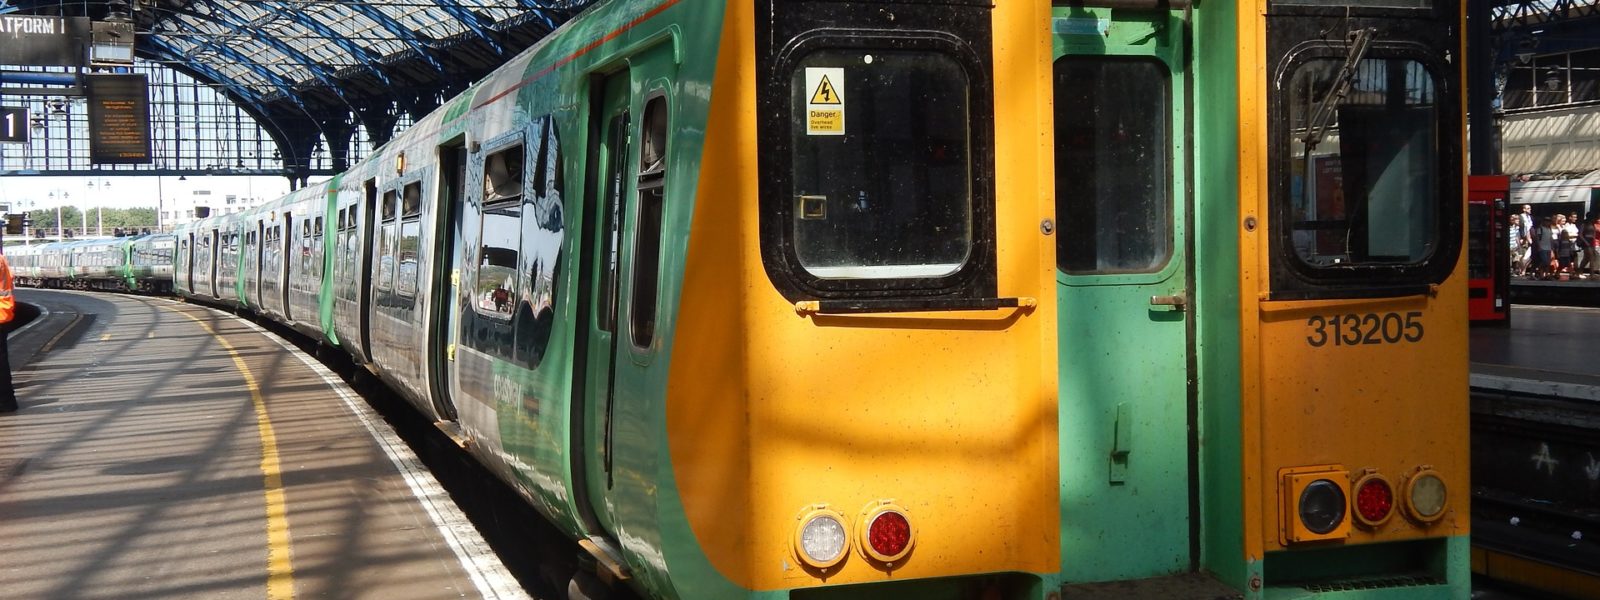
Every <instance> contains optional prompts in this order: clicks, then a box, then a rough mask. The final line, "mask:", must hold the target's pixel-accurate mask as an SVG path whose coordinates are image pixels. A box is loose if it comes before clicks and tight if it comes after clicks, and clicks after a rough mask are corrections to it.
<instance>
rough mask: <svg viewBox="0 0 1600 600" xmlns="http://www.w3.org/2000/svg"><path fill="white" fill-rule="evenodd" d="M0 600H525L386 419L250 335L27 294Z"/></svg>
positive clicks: (144, 301) (0, 513)
mask: <svg viewBox="0 0 1600 600" xmlns="http://www.w3.org/2000/svg"><path fill="white" fill-rule="evenodd" d="M17 295H18V298H19V300H21V301H22V302H25V303H30V304H34V305H37V306H39V307H40V308H41V309H42V310H41V314H40V316H39V317H38V318H36V319H35V320H33V321H32V322H30V323H28V324H26V325H25V326H23V327H21V328H19V329H18V330H17V331H14V332H12V334H11V335H10V337H9V341H10V348H11V361H12V363H11V364H12V370H13V373H14V374H15V379H16V382H17V388H18V389H17V396H18V401H19V404H20V405H21V409H20V410H19V411H17V412H15V413H10V414H3V415H0V597H5V598H12V599H17V598H65V597H73V598H291V597H335V598H364V597H372V598H417V599H426V598H526V597H528V595H527V594H526V593H525V592H524V591H523V588H522V587H521V585H520V584H519V583H518V582H517V581H516V579H515V578H514V577H512V576H511V575H510V573H509V571H508V570H507V569H506V568H505V566H504V565H503V564H501V562H500V560H499V558H497V557H496V556H495V554H494V552H493V551H492V550H491V549H490V548H489V547H488V545H487V544H486V543H485V542H484V541H483V539H482V537H480V536H479V534H478V532H477V530H476V529H474V528H473V526H472V525H471V524H470V523H469V522H468V521H467V519H466V517H465V516H463V515H462V514H461V513H460V512H459V511H458V509H457V508H456V506H455V504H453V503H452V502H451V501H450V498H449V497H448V496H447V494H446V493H445V492H444V491H443V490H442V488H440V487H439V485H438V484H437V482H435V481H434V480H433V478H432V476H431V475H430V474H429V473H428V472H427V471H426V470H425V469H424V468H423V467H422V466H421V465H420V463H419V462H418V460H417V459H416V457H415V456H414V455H413V454H412V453H411V450H410V449H409V448H407V447H406V445H405V443H404V442H402V441H400V440H399V439H398V438H396V437H395V436H394V434H393V432H391V431H389V430H388V429H387V427H386V424H385V423H384V422H383V421H382V420H381V418H379V417H376V416H375V415H374V414H373V412H372V410H371V408H370V407H368V406H367V405H366V404H365V403H364V402H363V401H362V400H361V399H360V398H359V397H356V395H355V394H354V393H353V392H352V391H351V390H350V389H349V388H348V387H347V386H346V385H345V384H344V382H343V381H341V380H340V379H339V378H338V377H337V376H334V375H332V374H331V373H329V372H328V371H327V370H326V369H325V368H324V367H323V366H322V365H321V364H319V363H317V362H316V361H314V360H312V359H310V358H309V357H308V356H306V355H305V354H304V353H302V352H300V351H299V350H298V349H296V348H295V347H294V346H292V345H289V344H287V343H286V342H283V341H281V340H280V339H279V338H277V337H276V336H273V335H271V334H268V333H266V332H264V331H263V330H261V329H259V328H258V327H256V326H255V325H254V324H252V323H250V322H248V321H246V320H243V319H240V318H237V317H235V316H233V315H230V314H227V313H224V312H220V311H216V310H212V309H209V308H204V307H199V306H193V305H188V304H183V303H180V302H176V301H173V300H170V299H164V298H145V297H135V296H121V295H111V294H87V293H75V292H60V291H44V290H32V289H19V290H18V291H17Z"/></svg>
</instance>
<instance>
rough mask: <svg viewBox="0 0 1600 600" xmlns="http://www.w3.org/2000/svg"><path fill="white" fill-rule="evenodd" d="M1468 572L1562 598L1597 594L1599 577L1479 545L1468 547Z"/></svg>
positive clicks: (1598, 593) (1599, 587)
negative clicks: (1469, 555) (1469, 551)
mask: <svg viewBox="0 0 1600 600" xmlns="http://www.w3.org/2000/svg"><path fill="white" fill-rule="evenodd" d="M1472 572H1473V573H1477V574H1479V575H1483V576H1485V577H1488V578H1490V579H1494V580H1497V581H1504V582H1506V583H1513V584H1516V585H1520V586H1523V587H1526V588H1528V589H1531V590H1537V591H1541V592H1545V593H1549V594H1555V595H1559V596H1562V597H1566V598H1600V577H1597V576H1595V575H1591V574H1588V573H1582V572H1579V571H1573V570H1570V569H1563V568H1561V567H1558V566H1555V565H1549V564H1545V563H1542V562H1538V561H1535V560H1529V559H1526V558H1522V557H1520V556H1514V555H1511V554H1506V553H1502V552H1496V551H1494V550H1489V549H1487V548H1482V547H1479V546H1473V547H1472Z"/></svg>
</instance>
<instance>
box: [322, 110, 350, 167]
mask: <svg viewBox="0 0 1600 600" xmlns="http://www.w3.org/2000/svg"><path fill="white" fill-rule="evenodd" d="M355 134H356V126H355V124H353V123H351V121H350V118H349V117H341V118H339V119H333V120H328V121H323V122H322V135H323V136H324V137H326V138H327V139H328V153H329V156H332V157H333V170H334V172H336V173H342V172H344V170H345V169H348V168H350V138H352V137H355Z"/></svg>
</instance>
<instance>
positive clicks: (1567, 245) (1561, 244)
mask: <svg viewBox="0 0 1600 600" xmlns="http://www.w3.org/2000/svg"><path fill="white" fill-rule="evenodd" d="M1568 225H1571V223H1568V222H1567V216H1566V215H1563V214H1561V213H1556V220H1555V227H1554V228H1553V229H1552V230H1551V237H1553V238H1555V239H1554V240H1553V241H1552V242H1551V245H1552V246H1553V247H1554V248H1555V254H1556V264H1557V265H1558V266H1557V270H1556V276H1557V278H1559V277H1560V276H1562V275H1566V274H1568V273H1571V272H1572V248H1573V246H1572V244H1573V238H1574V237H1576V236H1574V235H1573V234H1574V233H1576V232H1577V230H1576V229H1573V228H1571V227H1568Z"/></svg>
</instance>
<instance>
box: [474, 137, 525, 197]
mask: <svg viewBox="0 0 1600 600" xmlns="http://www.w3.org/2000/svg"><path fill="white" fill-rule="evenodd" d="M522 152H523V150H522V146H516V147H513V148H508V149H506V150H502V151H500V152H496V153H494V154H491V155H489V158H487V159H485V160H484V163H483V203H484V204H493V203H496V202H500V201H502V200H509V199H512V198H522Z"/></svg>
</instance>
